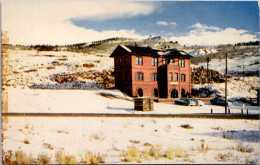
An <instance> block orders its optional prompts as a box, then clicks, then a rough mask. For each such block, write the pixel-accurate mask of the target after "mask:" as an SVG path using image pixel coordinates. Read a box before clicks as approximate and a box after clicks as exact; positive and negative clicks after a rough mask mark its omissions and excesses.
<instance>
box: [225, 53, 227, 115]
mask: <svg viewBox="0 0 260 165" xmlns="http://www.w3.org/2000/svg"><path fill="white" fill-rule="evenodd" d="M227 56H228V55H227V53H226V74H225V78H226V81H225V114H226V113H227Z"/></svg>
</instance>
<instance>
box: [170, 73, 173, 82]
mask: <svg viewBox="0 0 260 165" xmlns="http://www.w3.org/2000/svg"><path fill="white" fill-rule="evenodd" d="M170 81H173V74H172V73H170Z"/></svg>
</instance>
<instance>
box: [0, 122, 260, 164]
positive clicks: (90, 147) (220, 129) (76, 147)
mask: <svg viewBox="0 0 260 165" xmlns="http://www.w3.org/2000/svg"><path fill="white" fill-rule="evenodd" d="M181 125H189V126H190V127H192V128H190V129H185V128H183V127H181ZM259 129H260V128H259V121H258V120H223V119H216V120H212V119H178V118H176V119H172V118H165V119H159V118H153V119H151V118H102V117H101V118H80V117H77V118H73V117H67V118H64V117H58V118H42V117H38V118H32V117H19V118H17V117H9V119H8V124H6V125H5V126H4V131H3V138H4V142H3V149H4V151H7V150H12V151H17V150H23V151H24V152H25V153H26V154H30V153H31V154H32V156H33V158H37V156H38V155H39V154H46V155H48V156H49V157H51V161H50V163H57V162H56V160H55V153H57V152H58V151H60V150H62V151H64V152H65V153H67V154H70V155H73V156H75V157H76V160H77V162H78V163H79V162H80V161H81V160H82V159H84V156H85V153H87V152H88V151H90V152H92V153H96V154H97V153H100V154H102V155H106V159H105V163H108V164H115V163H120V164H122V163H124V162H122V161H123V160H124V158H125V157H124V156H123V155H124V153H125V152H126V151H127V149H128V147H135V148H136V149H137V150H138V151H139V154H140V160H139V159H138V162H139V163H148V164H151V163H152V164H153V163H185V164H190V163H205V164H212V163H213V164H217V163H228V164H229V163H230V164H231V163H232V164H233V163H239V164H243V163H247V164H248V163H256V164H259V163H260V157H259V153H260V142H259V139H260V131H259ZM25 140H26V141H27V142H26V143H25ZM145 144H146V145H145ZM147 144H148V145H147ZM151 145H152V146H153V147H154V148H153V147H151ZM152 148H153V149H155V150H156V151H157V152H158V154H159V155H158V158H157V157H155V155H154V156H152V154H151V152H152V150H153V149H152ZM145 151H146V153H148V155H150V156H147V154H145ZM149 153H150V154H149ZM165 154H168V155H169V154H170V155H172V160H170V158H171V157H170V156H166V157H165V156H164V155H165ZM155 158H156V159H155ZM128 163H137V162H136V160H135V159H133V162H128Z"/></svg>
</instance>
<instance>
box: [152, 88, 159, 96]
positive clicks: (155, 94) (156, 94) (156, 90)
mask: <svg viewBox="0 0 260 165" xmlns="http://www.w3.org/2000/svg"><path fill="white" fill-rule="evenodd" d="M153 94H154V96H155V97H158V89H157V88H155V89H154V90H153Z"/></svg>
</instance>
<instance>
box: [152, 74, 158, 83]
mask: <svg viewBox="0 0 260 165" xmlns="http://www.w3.org/2000/svg"><path fill="white" fill-rule="evenodd" d="M152 81H157V73H153V74H152Z"/></svg>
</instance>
